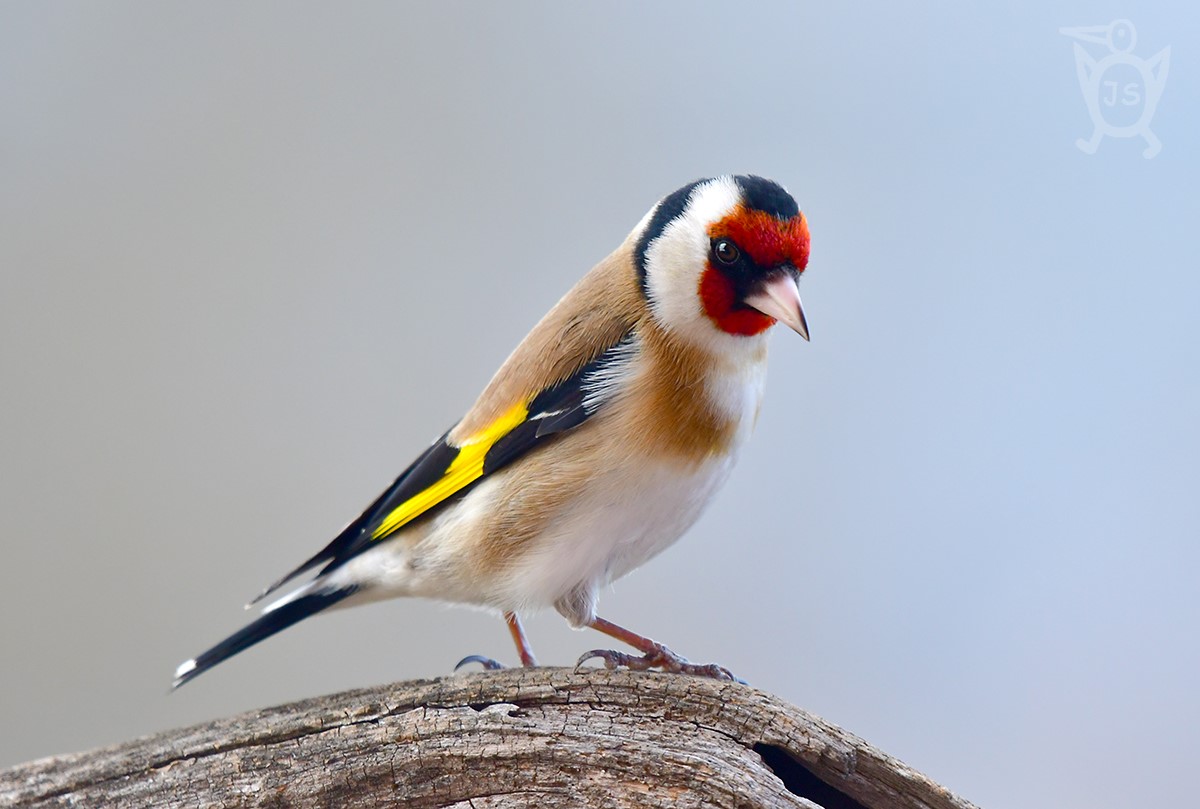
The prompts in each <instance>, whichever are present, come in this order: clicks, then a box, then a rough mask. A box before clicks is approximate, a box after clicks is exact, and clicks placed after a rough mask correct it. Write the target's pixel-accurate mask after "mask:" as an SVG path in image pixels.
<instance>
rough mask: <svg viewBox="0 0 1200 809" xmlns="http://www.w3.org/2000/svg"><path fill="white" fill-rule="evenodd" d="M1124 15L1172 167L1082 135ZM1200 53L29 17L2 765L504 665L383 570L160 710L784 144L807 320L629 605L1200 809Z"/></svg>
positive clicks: (1107, 794) (660, 30)
mask: <svg viewBox="0 0 1200 809" xmlns="http://www.w3.org/2000/svg"><path fill="white" fill-rule="evenodd" d="M1122 17H1125V18H1129V19H1130V20H1131V21H1132V22H1133V23H1134V24H1135V25H1136V31H1137V43H1136V46H1135V47H1134V48H1133V49H1132V51H1131V52H1130V54H1129V55H1128V56H1129V57H1130V58H1133V57H1136V58H1139V59H1148V58H1149V57H1151V56H1153V55H1154V54H1156V53H1158V52H1159V51H1160V50H1161V49H1162V48H1164V47H1167V46H1170V47H1171V49H1172V50H1171V59H1170V69H1169V76H1168V78H1167V80H1166V84H1165V89H1164V90H1163V92H1162V93H1161V99H1160V100H1159V103H1158V109H1157V112H1156V113H1155V114H1154V116H1153V121H1152V126H1153V131H1154V133H1155V134H1156V135H1157V137H1158V138H1159V140H1161V142H1162V144H1163V148H1162V151H1161V153H1160V154H1158V155H1157V156H1156V157H1154V158H1153V159H1146V158H1144V157H1143V150H1144V149H1145V148H1146V143H1145V141H1143V140H1142V139H1140V138H1132V139H1129V138H1112V137H1108V138H1105V139H1104V140H1103V141H1102V142H1101V143H1100V146H1099V150H1098V152H1097V153H1096V154H1094V155H1087V154H1084V153H1083V152H1082V151H1080V150H1079V149H1078V148H1076V145H1075V141H1076V139H1077V138H1088V137H1090V135H1091V133H1092V129H1093V123H1092V120H1091V118H1090V117H1089V112H1088V109H1087V106H1086V105H1085V95H1084V92H1083V90H1082V89H1081V86H1080V83H1079V80H1078V78H1077V73H1076V66H1075V56H1074V54H1073V47H1074V41H1073V40H1072V39H1071V38H1069V37H1067V36H1064V35H1062V34H1060V33H1059V28H1061V27H1064V26H1083V25H1105V24H1107V23H1109V22H1111V21H1113V20H1114V19H1117V18H1122ZM1198 42H1200V12H1198V11H1197V10H1195V9H1194V8H1185V7H1184V5H1183V4H1179V3H1151V2H1144V3H1143V2H1132V3H1124V4H1116V3H1060V4H1055V5H1053V6H1052V7H1051V6H1047V5H1046V4H1042V3H1032V2H1028V3H1015V4H1006V5H1004V6H1002V7H996V8H991V9H988V8H984V7H980V6H977V5H975V4H971V5H966V4H959V3H949V2H944V3H935V4H929V5H927V6H926V7H925V8H924V9H921V10H913V9H909V8H896V7H892V6H890V5H888V4H877V5H875V6H873V7H869V8H862V7H858V8H850V7H842V6H838V5H836V4H827V3H826V4H815V3H759V4H733V3H729V4H724V5H708V4H700V3H684V2H676V3H656V4H638V3H604V4H569V5H559V4H552V3H505V4H487V3H438V2H427V3H404V4H399V3H369V2H363V3H354V4H336V5H335V4H316V3H282V2H274V3H257V4H251V5H242V4H236V5H235V4H182V3H170V4H163V3H155V4H147V3H137V4H133V3H119V2H111V3H105V4H90V3H75V2H57V3H34V2H25V3H6V4H4V6H3V7H2V8H0V273H2V276H0V476H2V484H3V485H2V486H0V543H2V545H0V547H2V548H3V559H2V562H0V766H4V765H10V764H15V763H17V762H20V761H23V760H27V759H31V758H35V757H40V756H45V755H49V754H54V753H66V752H69V751H75V750H79V749H82V748H87V747H91V746H95V745H101V744H107V743H111V742H117V741H122V740H125V739H127V738H130V737H133V736H135V735H139V734H144V733H148V732H151V731H156V730H160V729H164V728H168V727H172V726H178V725H183V724H187V723H194V722H198V721H201V720H206V719H209V718H213V717H217V716H224V715H227V714H231V713H234V712H237V711H242V710H246V709H250V708H255V707H261V706H266V705H269V704H275V703H280V702H284V701H288V700H293V699H297V698H300V697H307V696H312V695H317V694H322V693H327V692H331V691H336V690H339V689H345V688H350V687H353V686H365V685H371V684H377V683H383V682H388V681H393V680H401V679H406V678H415V677H433V676H439V675H445V674H449V672H450V670H451V667H452V666H453V664H454V663H455V662H456V661H457V660H458V659H459V658H460V657H462V656H463V655H465V654H469V653H481V654H487V655H494V656H497V657H499V658H501V659H502V660H505V661H509V662H512V661H513V658H514V657H515V655H514V652H513V649H512V647H511V644H510V642H509V638H508V634H507V632H506V631H505V629H504V626H503V624H502V623H501V622H500V621H499V620H498V619H497V618H495V617H492V616H490V615H487V614H484V613H480V612H472V611H467V610H461V609H454V608H448V607H445V606H442V605H437V604H431V603H423V602H391V603H387V604H381V605H376V606H371V607H366V608H363V609H360V610H352V611H348V612H346V613H344V614H334V615H328V616H320V617H318V618H316V619H313V620H311V621H308V622H305V623H304V624H302V625H300V626H298V627H295V628H293V629H291V630H289V631H288V632H286V633H285V634H283V635H281V636H278V637H277V638H275V639H272V640H270V641H268V642H267V643H264V644H263V645H261V646H259V647H257V648H255V649H253V650H252V651H250V652H247V653H245V654H243V655H241V656H239V657H237V658H235V659H234V660H232V661H230V662H228V663H226V664H225V665H222V666H221V667H219V668H218V669H216V670H214V671H213V672H211V673H209V674H207V675H205V676H204V677H202V678H200V679H199V680H197V681H196V682H195V683H194V684H191V685H189V686H188V687H186V688H184V689H182V690H180V691H179V692H177V693H174V694H168V685H169V683H170V679H171V673H172V671H173V669H174V668H175V666H176V665H177V664H178V663H179V662H180V661H181V660H183V659H185V658H188V657H191V656H192V655H194V654H196V653H198V652H200V651H202V650H203V649H204V648H206V647H207V646H208V645H209V644H211V643H212V642H214V641H216V640H218V639H220V638H222V637H223V636H225V635H226V634H227V633H229V632H231V631H233V630H235V629H237V628H238V627H239V626H240V625H241V624H242V623H243V622H244V621H245V620H246V619H247V618H248V617H249V616H248V615H246V614H245V613H243V612H242V610H241V605H242V604H243V603H244V602H245V601H246V600H247V599H248V598H249V597H251V596H253V595H254V594H256V593H257V592H258V591H259V589H260V588H261V587H263V586H264V585H265V584H267V583H268V582H270V581H272V580H273V579H274V578H276V577H277V576H278V575H279V574H281V573H282V572H284V571H285V570H287V569H289V568H290V567H292V566H293V565H295V564H296V563H297V562H299V561H300V560H302V559H303V558H305V557H307V556H308V555H309V554H310V553H312V552H313V551H315V550H316V549H318V548H319V547H321V546H322V545H323V544H324V543H325V542H326V541H327V540H328V539H329V538H330V537H331V536H332V535H333V534H334V533H335V532H337V531H338V530H339V529H340V528H341V527H342V526H343V525H344V524H345V523H346V522H347V521H348V520H349V519H351V518H352V517H354V516H356V515H357V514H358V512H359V510H360V509H361V508H362V507H363V506H365V505H366V504H367V503H368V502H369V501H370V500H371V499H372V498H373V497H374V495H375V494H376V493H377V492H378V491H379V490H380V489H382V488H383V487H384V486H385V485H386V484H387V483H389V482H390V481H391V480H392V479H393V477H394V476H395V475H396V474H397V473H398V472H399V471H400V470H401V469H402V468H403V467H404V466H405V465H406V464H407V463H408V462H409V461H410V460H411V459H412V457H414V455H415V454H416V453H417V452H418V451H420V450H421V449H422V448H423V447H424V446H425V445H426V444H427V442H428V441H429V440H431V439H432V438H433V437H434V436H436V435H438V434H440V433H441V432H442V431H443V430H444V429H445V428H446V427H447V426H449V425H450V424H451V423H452V422H453V421H454V420H456V419H457V418H458V416H459V415H461V414H462V412H464V410H465V409H466V408H467V407H468V406H469V405H470V403H471V402H472V401H473V399H474V397H475V395H476V394H477V393H478V392H479V390H480V389H481V387H482V386H483V385H484V384H485V383H486V382H487V380H488V379H489V377H490V375H491V373H492V372H493V371H494V370H495V368H496V367H497V366H498V365H499V363H500V362H501V361H502V360H503V359H504V357H505V356H506V355H507V354H508V352H509V350H510V349H511V348H512V347H513V346H514V345H515V344H516V343H517V341H518V340H520V338H521V337H522V336H524V334H525V333H526V331H527V330H528V329H529V328H530V326H532V324H533V323H534V322H535V321H536V320H537V319H538V318H539V317H540V316H541V315H542V314H543V312H544V311H545V310H546V309H547V308H548V307H549V306H550V305H551V304H553V303H554V301H555V300H557V298H558V297H559V296H560V295H561V294H562V293H563V292H565V291H566V290H567V289H568V288H569V287H570V286H571V285H572V284H573V283H574V282H575V280H576V279H577V278H578V277H579V276H581V275H582V274H583V273H584V272H585V271H586V270H587V269H588V268H589V267H590V266H591V265H592V264H593V263H594V262H595V261H597V260H598V259H599V258H601V257H602V256H604V255H605V254H606V253H607V252H608V251H609V250H611V249H612V248H613V247H615V246H616V245H617V244H618V243H619V242H620V241H621V240H622V239H623V238H624V236H625V234H626V233H627V232H628V231H629V229H630V228H632V227H633V225H634V224H635V223H636V222H637V221H638V219H639V218H640V217H641V216H642V214H643V213H644V212H645V211H646V210H647V209H648V208H649V207H650V206H651V205H653V203H654V202H655V201H656V200H657V199H658V198H659V197H661V196H663V195H665V194H667V193H669V192H670V191H672V190H674V189H675V188H677V187H679V186H680V185H683V184H684V183H686V182H688V181H690V180H692V179H695V178H697V177H702V176H709V175H712V174H717V173H723V172H754V173H760V174H763V175H765V176H768V177H772V178H774V179H776V180H778V181H780V182H782V183H783V184H784V185H786V186H787V187H788V188H789V189H790V190H791V191H792V192H793V193H794V194H795V196H796V197H797V199H798V200H799V202H800V205H801V207H802V208H803V209H804V210H805V211H806V213H807V214H808V217H809V221H810V223H811V228H812V234H813V251H812V261H811V263H810V265H809V270H808V272H807V273H806V275H805V279H804V282H803V284H802V293H803V295H804V299H805V304H806V308H807V311H808V316H809V323H810V325H811V328H812V333H813V341H812V343H811V344H806V343H804V342H803V341H802V340H800V339H798V338H797V337H795V335H792V334H789V333H779V334H777V335H776V336H775V338H774V340H773V348H772V352H773V354H772V361H771V364H772V367H771V379H770V383H769V386H768V395H767V401H766V406H765V409H764V412H763V415H762V419H761V421H760V423H759V426H758V431H757V434H756V436H755V439H754V440H753V441H752V443H751V446H750V447H749V450H748V451H747V452H746V453H745V454H744V455H743V457H742V459H741V462H740V465H739V468H738V469H737V471H736V473H735V474H734V476H733V478H732V480H731V482H730V483H729V485H728V486H727V488H726V489H725V490H724V492H723V493H722V494H721V496H720V498H719V499H718V500H717V501H716V502H715V503H714V505H713V506H712V507H711V509H710V510H709V512H708V513H707V515H706V516H705V518H703V519H702V520H701V522H700V523H699V524H698V525H697V526H696V527H695V528H694V529H693V530H692V531H691V532H690V533H689V535H687V536H686V537H685V538H684V539H683V540H682V541H681V542H680V543H679V544H677V545H676V546H674V547H673V548H671V549H670V550H669V551H668V552H666V553H664V554H663V555H662V556H661V557H659V558H658V559H656V560H655V561H654V562H652V563H651V564H649V565H647V566H646V567H644V568H643V569H641V570H639V571H637V572H636V573H634V574H632V575H631V576H629V577H628V578H627V579H625V580H622V581H620V582H618V583H617V584H616V585H615V586H614V587H613V588H612V590H611V591H610V592H606V593H605V594H604V597H603V599H602V602H601V612H602V614H603V615H605V616H606V617H608V618H610V619H612V620H614V621H617V622H619V623H623V624H627V625H629V626H631V627H632V628H634V629H636V630H638V631H641V632H644V633H646V634H649V635H651V636H652V637H654V638H657V639H660V640H662V641H664V642H665V643H667V644H669V645H670V646H671V647H673V648H674V649H676V650H677V651H679V652H680V653H682V654H684V655H686V656H688V657H690V658H692V659H695V660H699V661H710V660H715V661H719V662H720V663H723V664H724V665H726V666H729V667H730V668H731V669H733V670H734V671H736V672H737V673H739V674H740V675H741V676H743V677H745V678H746V679H747V680H749V681H750V682H751V683H753V684H754V685H756V686H758V687H760V688H763V689H766V690H768V691H772V692H774V693H776V694H779V695H780V696H782V697H784V698H786V699H788V700H790V701H792V702H794V703H796V704H798V705H800V706H803V707H804V708H807V709H809V710H811V711H813V712H815V713H817V714H820V715H822V716H824V717H826V718H827V719H829V720H830V721H832V722H835V723H837V724H839V725H842V726H844V727H846V728H848V729H849V730H851V731H853V732H855V733H857V734H859V735H861V736H863V737H865V738H866V739H868V740H869V741H871V742H872V743H874V744H876V745H878V746H880V747H882V748H883V749H885V750H887V751H888V752H890V753H892V754H895V755H897V756H899V757H901V758H902V759H904V760H905V761H906V762H908V763H909V764H911V765H912V766H914V767H917V768H918V769H920V770H923V771H925V772H927V773H928V774H929V775H931V776H932V777H933V778H935V779H937V780H939V781H941V782H942V783H944V784H946V785H947V786H948V787H950V788H951V789H953V790H955V791H957V792H959V793H961V794H962V795H964V796H965V797H967V798H969V799H971V800H973V801H975V802H977V803H979V804H980V805H982V806H986V807H999V806H1021V807H1028V808H1030V809H1032V808H1033V807H1061V806H1088V807H1125V806H1129V805H1135V804H1136V805H1180V804H1184V803H1185V802H1190V800H1191V798H1193V797H1194V795H1193V794H1192V793H1191V792H1190V787H1189V783H1190V782H1189V781H1187V780H1185V778H1186V776H1185V773H1186V772H1187V771H1188V768H1189V767H1190V766H1191V765H1192V763H1193V762H1194V759H1195V756H1196V754H1197V752H1198V751H1197V746H1196V736H1195V730H1196V727H1197V725H1198V723H1200V698H1198V697H1197V690H1196V683H1197V681H1198V675H1200V641H1198V633H1197V629H1198V628H1200V588H1198V587H1197V568H1198V565H1200V544H1198V543H1197V539H1198V536H1200V530H1198V525H1200V497H1198V496H1197V487H1198V485H1200V419H1198V418H1197V414H1198V413H1200V339H1198V337H1197V305H1198V298H1200V275H1198V272H1197V261H1196V257H1195V253H1196V250H1195V242H1194V239H1195V236H1196V232H1197V219H1198V214H1200V205H1198V203H1197V199H1196V187H1197V181H1198V180H1200V176H1198V175H1200V157H1198V155H1197V145H1198V139H1197V131H1198V124H1200V112H1198V110H1200V105H1198V104H1197V99H1198V93H1197V72H1196V58H1195V54H1196V52H1197V48H1196V45H1197V43H1198ZM1080 44H1081V46H1082V47H1084V48H1085V49H1087V50H1088V52H1089V53H1091V54H1092V55H1093V56H1094V58H1097V59H1099V58H1100V57H1102V56H1104V55H1105V54H1106V53H1108V48H1107V46H1106V45H1105V44H1104V43H1100V44H1095V43H1087V42H1083V43H1080ZM1141 64H1142V63H1141V62H1136V61H1134V62H1131V61H1128V59H1127V60H1126V61H1125V62H1124V63H1123V66H1122V65H1117V68H1119V69H1117V68H1114V70H1115V72H1113V73H1111V74H1110V75H1108V76H1107V77H1106V78H1105V79H1104V80H1105V81H1108V80H1110V79H1111V80H1112V81H1119V82H1120V84H1119V85H1114V86H1118V87H1120V88H1122V89H1123V88H1124V87H1125V86H1126V84H1128V83H1130V82H1133V83H1135V84H1136V83H1137V82H1138V81H1141V78H1140V74H1139V73H1138V68H1139V65H1141ZM1135 89H1136V88H1135ZM1091 92H1093V93H1095V92H1103V93H1107V92H1109V91H1108V90H1107V89H1105V86H1104V85H1103V84H1102V85H1099V86H1098V87H1097V88H1096V89H1094V90H1093V91H1091ZM1151 92H1152V88H1151V87H1150V86H1149V85H1148V84H1146V83H1144V82H1143V85H1142V86H1141V91H1140V94H1139V96H1138V97H1139V99H1140V102H1128V100H1127V101H1126V102H1122V104H1123V105H1117V106H1113V107H1112V108H1111V109H1110V110H1109V113H1111V114H1112V115H1114V116H1121V115H1123V116H1125V117H1126V118H1127V119H1128V120H1126V121H1125V122H1126V123H1128V122H1130V121H1131V120H1136V118H1137V115H1138V113H1139V111H1140V110H1141V109H1144V104H1145V101H1146V98H1145V97H1144V95H1145V94H1148V93H1151ZM1139 103H1140V104H1141V106H1139ZM529 630H530V634H531V636H532V639H533V642H534V645H535V648H536V650H537V652H538V654H539V656H540V657H541V659H542V660H543V661H544V662H546V663H551V664H568V663H570V662H572V661H573V660H574V659H575V658H576V657H577V656H578V655H579V654H580V653H581V652H583V651H585V650H587V649H590V648H594V647H596V646H598V645H601V644H603V643H604V639H603V638H602V636H599V635H597V634H595V633H583V634H581V633H575V632H572V631H570V630H569V629H567V628H566V626H565V624H564V622H563V621H562V620H561V619H560V618H559V617H558V616H557V615H556V614H553V613H548V614H545V615H541V616H538V617H535V618H533V619H532V620H531V621H530V622H529Z"/></svg>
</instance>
